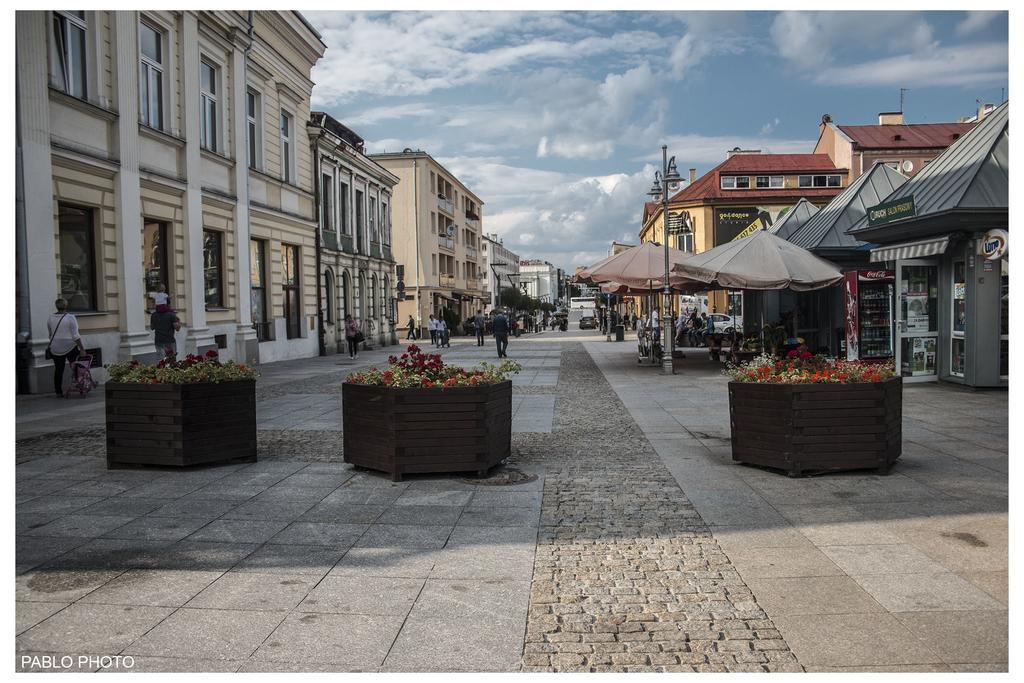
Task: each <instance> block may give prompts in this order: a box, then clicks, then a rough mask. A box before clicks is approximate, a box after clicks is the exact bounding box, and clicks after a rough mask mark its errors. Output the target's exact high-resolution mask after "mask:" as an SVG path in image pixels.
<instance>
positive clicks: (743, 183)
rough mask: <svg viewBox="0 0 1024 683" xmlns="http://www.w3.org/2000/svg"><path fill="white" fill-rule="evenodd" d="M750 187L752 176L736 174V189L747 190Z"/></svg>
mask: <svg viewBox="0 0 1024 683" xmlns="http://www.w3.org/2000/svg"><path fill="white" fill-rule="evenodd" d="M749 187H750V176H745V175H738V176H736V189H737V190H746V189H748V188H749Z"/></svg>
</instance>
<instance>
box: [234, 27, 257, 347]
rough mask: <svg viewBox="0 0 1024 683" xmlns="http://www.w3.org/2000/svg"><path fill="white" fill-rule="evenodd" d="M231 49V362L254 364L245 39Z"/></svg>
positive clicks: (237, 38)
mask: <svg viewBox="0 0 1024 683" xmlns="http://www.w3.org/2000/svg"><path fill="white" fill-rule="evenodd" d="M234 37H235V49H234V51H233V52H232V55H231V73H232V74H233V76H234V78H233V79H232V84H233V86H234V88H233V92H232V93H231V99H232V101H233V102H234V107H232V110H231V111H232V114H233V120H232V122H231V129H232V130H233V131H234V133H235V134H234V136H233V140H234V147H235V149H234V156H235V197H237V198H238V199H237V200H236V202H235V286H236V288H237V296H236V301H237V303H236V305H237V307H238V329H237V330H236V331H235V358H236V359H237V360H238V361H239V362H244V363H250V364H257V363H259V360H260V348H259V341H258V340H257V339H256V330H255V329H253V326H252V297H251V295H250V291H251V290H250V282H249V240H250V233H249V163H248V156H247V155H248V148H247V147H246V134H245V133H246V130H247V125H246V111H245V104H246V89H247V85H246V65H245V59H246V57H245V44H247V42H248V36H246V35H245V34H242V33H240V32H239V33H237V34H236V35H235V36H234Z"/></svg>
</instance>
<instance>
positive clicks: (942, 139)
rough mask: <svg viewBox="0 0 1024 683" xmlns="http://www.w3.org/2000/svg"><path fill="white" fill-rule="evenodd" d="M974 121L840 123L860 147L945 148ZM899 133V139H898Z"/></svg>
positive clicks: (969, 128)
mask: <svg viewBox="0 0 1024 683" xmlns="http://www.w3.org/2000/svg"><path fill="white" fill-rule="evenodd" d="M973 127H974V124H973V123H911V124H895V125H887V126H839V127H838V128H839V130H841V131H843V133H844V134H845V135H846V136H847V137H849V138H850V139H851V140H853V143H854V145H856V146H857V147H859V148H861V149H914V148H921V149H935V148H939V149H944V148H946V147H949V146H950V145H952V144H953V143H954V142H956V139H957V138H954V137H953V136H954V135H956V136H957V137H959V136H961V135H964V134H966V133H967V132H968V131H970V130H971V128H973ZM897 135H899V136H900V137H901V138H902V139H900V140H897V139H896V137H895V136H897Z"/></svg>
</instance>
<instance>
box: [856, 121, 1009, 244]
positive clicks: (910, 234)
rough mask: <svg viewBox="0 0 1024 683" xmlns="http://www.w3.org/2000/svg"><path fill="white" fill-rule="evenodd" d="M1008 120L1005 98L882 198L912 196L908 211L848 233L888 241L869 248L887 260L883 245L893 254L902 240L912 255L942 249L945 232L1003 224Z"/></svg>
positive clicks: (887, 200)
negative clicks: (899, 215) (917, 171)
mask: <svg viewBox="0 0 1024 683" xmlns="http://www.w3.org/2000/svg"><path fill="white" fill-rule="evenodd" d="M1009 121H1010V103H1009V102H1006V103H1005V104H1003V105H1001V106H999V107H997V108H996V109H994V110H992V112H991V113H990V114H989V115H988V116H986V117H985V118H984V119H983V120H982V121H981V122H980V123H979V124H978V125H976V126H975V127H974V128H973V129H972V130H971V131H970V132H969V133H967V134H966V135H964V136H963V137H961V138H960V139H959V140H957V141H956V142H954V143H953V144H952V145H950V146H949V147H948V148H946V150H945V151H944V152H943V153H942V154H940V155H939V156H937V157H935V158H934V159H933V160H932V161H931V163H929V164H928V165H927V166H925V167H924V168H923V169H922V170H921V172H920V173H918V174H917V175H915V176H914V177H913V178H911V179H910V180H908V181H907V182H906V183H904V184H903V185H902V186H900V187H899V188H898V189H896V191H895V192H893V193H892V194H891V195H889V196H888V197H886V198H885V200H884V201H883V202H881V203H883V204H889V203H890V202H894V201H896V200H900V199H904V200H909V199H911V198H912V199H913V209H914V213H913V215H911V216H907V217H905V218H900V219H898V220H894V221H891V222H889V223H886V224H884V225H875V226H871V225H868V224H867V223H866V222H865V223H864V224H863V225H858V226H856V227H855V228H853V229H851V230H850V235H851V236H853V237H855V238H857V239H860V240H865V241H869V242H875V243H880V244H884V245H887V246H886V247H884V248H879V249H877V250H872V252H873V253H872V256H871V258H872V260H873V261H879V260H888V259H886V258H882V252H883V249H884V250H885V252H886V253H887V254H889V256H888V258H889V259H891V258H892V256H891V254H892V253H894V251H893V250H894V245H892V243H893V242H906V246H907V247H908V249H910V248H913V251H914V252H915V254H917V255H934V254H939V253H942V251H944V250H945V246H944V244H942V242H943V240H942V238H943V237H945V238H946V240H945V243H946V244H948V241H949V240H948V238H949V236H950V233H954V232H958V231H965V232H975V231H980V230H988V229H990V228H1006V227H1007V225H1008V216H1009V204H1010V201H1009V198H1010V188H1009V170H1010V140H1009ZM926 238H931V239H926ZM925 242H929V243H934V244H930V245H925V244H924V243H925ZM895 246H898V245H895ZM936 249H940V251H936ZM875 252H877V253H875ZM900 258H905V257H903V256H900Z"/></svg>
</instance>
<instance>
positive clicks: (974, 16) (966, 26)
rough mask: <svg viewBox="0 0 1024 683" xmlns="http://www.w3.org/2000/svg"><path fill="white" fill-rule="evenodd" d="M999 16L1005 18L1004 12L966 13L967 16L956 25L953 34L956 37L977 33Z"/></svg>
mask: <svg viewBox="0 0 1024 683" xmlns="http://www.w3.org/2000/svg"><path fill="white" fill-rule="evenodd" d="M1001 16H1003V17H1005V16H1006V12H967V16H966V17H964V20H963V21H961V22H960V23H959V24H957V25H956V29H954V32H955V33H956V34H957V35H958V36H967V35H971V34H972V33H977V32H978V31H981V30H982V29H984V28H985V27H987V26H988V25H989V24H991V23H992V22H993V21H995V20H996V19H998V18H999V17H1001Z"/></svg>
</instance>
